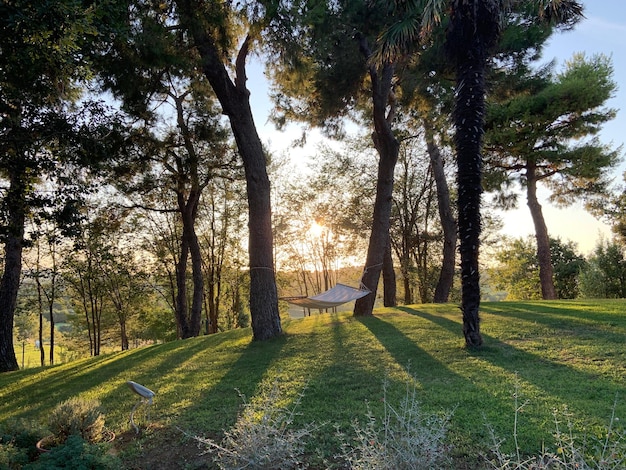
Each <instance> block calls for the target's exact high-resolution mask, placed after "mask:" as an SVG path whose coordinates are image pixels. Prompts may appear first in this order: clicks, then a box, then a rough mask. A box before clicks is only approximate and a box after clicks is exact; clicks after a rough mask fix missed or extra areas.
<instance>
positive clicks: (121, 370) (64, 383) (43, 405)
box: [0, 338, 207, 420]
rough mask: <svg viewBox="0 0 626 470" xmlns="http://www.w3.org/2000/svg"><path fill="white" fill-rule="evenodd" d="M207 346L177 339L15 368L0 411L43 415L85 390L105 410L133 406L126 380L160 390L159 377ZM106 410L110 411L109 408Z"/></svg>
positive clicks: (0, 394)
mask: <svg viewBox="0 0 626 470" xmlns="http://www.w3.org/2000/svg"><path fill="white" fill-rule="evenodd" d="M206 347H207V339H205V338H197V339H193V340H180V341H173V342H170V343H165V344H160V345H154V346H148V347H145V348H141V349H136V350H131V351H127V352H123V353H113V354H107V355H103V356H99V357H97V358H91V359H86V360H83V361H79V362H76V363H67V364H63V365H59V366H53V367H47V368H42V369H39V370H38V372H36V373H32V372H31V371H24V373H22V371H18V372H15V373H12V375H11V376H2V377H1V378H0V383H1V381H2V380H6V379H10V380H11V379H12V380H11V384H7V386H2V387H1V389H2V391H1V392H0V415H3V416H10V417H11V418H15V419H22V418H24V419H35V420H37V419H39V420H45V416H46V415H47V414H48V413H49V412H50V411H51V410H52V409H53V408H54V406H56V405H57V404H58V403H60V402H62V401H65V400H67V399H68V398H70V397H74V396H78V395H81V394H83V393H87V394H89V396H90V397H93V398H97V399H99V400H100V401H101V402H102V405H103V407H104V408H105V410H115V409H117V408H119V407H124V408H128V410H129V411H130V407H132V403H134V402H135V401H136V399H137V398H138V397H137V396H136V395H133V393H132V392H131V390H130V389H129V388H128V387H127V386H126V381H127V380H133V381H136V382H139V383H142V382H143V384H145V385H146V386H148V387H149V388H154V389H155V391H158V388H159V378H160V377H162V376H163V375H164V374H167V373H168V372H169V371H171V370H172V369H176V368H177V367H178V365H179V364H180V363H182V362H184V361H186V360H187V359H189V358H190V357H193V356H194V355H195V354H197V353H198V352H199V351H202V350H203V349H205V348H206ZM107 415H108V413H107Z"/></svg>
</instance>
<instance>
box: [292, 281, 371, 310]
mask: <svg viewBox="0 0 626 470" xmlns="http://www.w3.org/2000/svg"><path fill="white" fill-rule="evenodd" d="M369 293H370V291H369V290H368V289H365V288H363V289H357V288H356V287H350V286H346V285H345V284H337V285H336V286H335V287H333V288H332V289H329V290H327V291H326V292H322V293H321V294H317V295H313V296H311V297H304V296H301V297H282V298H281V300H285V301H287V302H289V303H290V304H294V305H298V306H300V307H304V308H316V309H320V310H322V309H326V308H333V307H337V306H338V305H341V304H345V303H346V302H350V301H352V300H356V299H360V298H361V297H365V296H366V295H367V294H369Z"/></svg>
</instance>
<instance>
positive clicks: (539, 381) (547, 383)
mask: <svg viewBox="0 0 626 470" xmlns="http://www.w3.org/2000/svg"><path fill="white" fill-rule="evenodd" d="M399 310H402V311H405V312H407V313H409V314H411V315H415V316H418V317H420V318H423V319H425V320H428V321H431V322H433V323H436V324H437V325H440V326H441V327H443V328H445V329H447V330H449V331H451V332H455V333H459V328H460V325H459V323H457V322H454V321H452V320H449V319H447V318H444V317H438V316H435V315H432V314H429V313H426V312H423V311H420V310H418V309H414V308H408V307H401V308H399ZM482 336H483V339H484V340H485V346H483V347H482V348H480V349H477V350H468V354H471V355H472V356H474V357H476V358H480V359H482V360H485V361H488V362H490V363H491V364H493V365H496V366H498V367H500V368H502V369H505V370H508V371H509V372H513V373H517V374H518V376H519V377H521V378H522V379H523V380H525V381H527V382H528V383H530V384H533V385H534V386H535V387H537V388H539V389H543V390H544V391H545V392H546V393H548V394H550V395H551V396H554V397H557V398H558V399H559V400H560V401H561V404H563V403H566V404H569V403H572V402H575V401H578V400H592V401H597V400H599V399H601V400H606V405H607V408H608V409H610V407H611V405H612V404H613V399H614V397H615V394H616V393H617V392H618V391H623V390H624V378H623V377H622V378H621V379H618V380H614V379H613V378H609V377H606V376H600V375H599V374H595V373H586V372H583V371H581V370H578V369H575V368H573V367H570V366H568V365H565V364H562V363H559V362H556V361H553V360H550V359H548V358H545V357H542V356H540V355H537V354H533V353H529V352H526V351H524V350H521V349H519V348H516V347H514V346H511V345H510V344H507V343H504V342H502V341H500V340H498V339H497V338H494V337H492V336H489V335H486V334H483V335H482ZM563 384H567V386H563ZM622 406H623V405H622ZM607 416H609V413H607Z"/></svg>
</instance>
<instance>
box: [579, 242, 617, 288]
mask: <svg viewBox="0 0 626 470" xmlns="http://www.w3.org/2000/svg"><path fill="white" fill-rule="evenodd" d="M580 295H581V296H582V297H584V298H608V299H616V298H625V297H626V259H625V258H624V249H623V247H622V246H621V245H620V244H619V243H617V242H616V241H605V240H601V241H600V242H599V243H598V244H597V245H596V247H595V249H594V251H593V254H592V255H591V256H590V257H589V260H588V265H587V266H586V267H585V269H584V270H583V271H582V273H581V276H580Z"/></svg>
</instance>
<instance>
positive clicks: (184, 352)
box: [0, 300, 626, 468]
mask: <svg viewBox="0 0 626 470" xmlns="http://www.w3.org/2000/svg"><path fill="white" fill-rule="evenodd" d="M481 318H482V332H483V338H484V340H485V345H484V347H483V348H482V349H480V350H477V351H472V350H468V349H466V348H465V347H464V343H463V339H462V334H461V314H460V311H459V309H458V308H457V306H454V305H449V304H448V305H417V306H411V307H399V308H396V309H381V310H378V311H376V315H375V316H374V317H371V318H364V319H355V318H353V317H352V316H351V315H350V313H339V314H322V315H314V316H312V317H307V318H304V319H299V320H289V321H285V322H284V329H285V333H286V334H285V335H284V336H283V337H281V338H278V339H275V340H272V341H269V342H263V343H258V342H252V341H251V339H250V337H251V335H250V331H249V330H237V331H231V332H227V333H222V334H218V335H213V336H208V337H201V338H195V339H190V340H185V341H175V342H171V343H166V344H162V345H156V346H151V347H145V348H141V349H136V350H132V351H127V352H123V353H115V354H109V355H106V356H102V357H98V358H94V359H86V360H81V361H77V362H72V363H68V364H62V365H59V366H54V367H47V368H43V369H42V368H37V369H27V370H22V371H17V372H12V373H6V374H1V375H0V422H11V421H14V420H21V419H24V420H30V421H45V418H46V416H47V414H48V413H49V411H50V410H51V409H52V408H53V407H54V406H55V405H56V404H57V403H59V402H61V401H63V400H66V399H67V398H69V397H71V396H76V395H79V396H84V397H87V398H98V399H99V400H100V401H101V402H102V405H103V408H104V409H105V411H106V418H107V426H108V427H110V428H112V430H113V431H115V432H116V433H118V435H119V436H126V439H118V440H117V441H116V442H118V441H119V442H118V444H119V445H120V446H122V443H123V444H124V445H123V448H121V449H120V452H122V454H121V455H122V456H126V458H128V459H129V460H132V461H133V465H135V468H140V467H138V465H139V464H138V463H137V462H138V461H139V460H140V459H144V460H145V461H149V454H150V453H151V452H154V453H158V451H159V450H160V451H161V452H165V447H166V448H167V452H169V453H170V454H171V453H172V452H180V453H181V455H182V450H181V449H182V448H183V447H185V446H186V447H187V448H189V443H188V442H187V441H186V438H185V435H184V434H183V432H181V431H180V430H184V431H185V432H188V433H190V434H196V435H203V436H213V437H219V436H220V435H221V433H222V432H223V430H224V429H228V427H229V426H231V425H232V424H233V423H234V422H235V420H236V417H237V413H238V411H239V409H240V407H241V398H240V397H239V396H238V394H237V392H236V391H235V389H237V390H239V391H240V392H241V393H242V394H243V395H245V396H246V397H248V399H254V396H255V395H257V394H258V393H259V391H261V390H263V389H265V388H266V387H267V386H268V385H269V384H273V383H279V384H280V385H281V388H282V389H283V390H285V392H286V399H287V400H288V399H289V397H294V398H295V396H296V395H297V394H298V393H300V392H302V391H303V390H304V399H303V400H302V403H301V405H300V407H299V408H298V412H299V415H298V417H297V422H299V423H301V424H303V425H304V424H305V423H310V422H315V423H318V424H321V423H327V424H326V425H325V426H322V427H321V428H320V430H319V432H318V433H317V434H316V436H315V440H314V441H313V442H312V443H311V444H310V447H311V449H317V450H319V451H321V452H322V454H323V455H325V456H326V457H331V456H332V455H333V454H334V453H335V452H336V448H335V446H337V445H338V443H337V441H336V438H335V434H334V428H333V426H334V425H338V426H339V427H340V428H341V429H342V430H344V431H346V432H350V430H351V423H352V421H353V420H354V419H355V418H356V419H361V420H364V419H365V415H366V411H367V406H368V403H369V406H370V407H371V409H372V411H373V412H374V413H376V412H377V411H379V410H381V409H382V397H383V388H382V382H383V380H384V379H385V377H387V379H388V380H389V382H390V390H389V391H388V399H391V400H393V399H396V398H397V399H398V400H399V399H400V398H401V397H402V396H403V395H404V393H405V387H406V383H407V380H411V381H414V384H415V386H416V387H417V388H418V390H419V399H420V402H421V403H422V406H423V407H424V408H425V409H426V410H428V411H429V412H433V413H438V412H442V411H450V410H452V409H455V411H454V416H453V418H452V422H451V429H450V439H451V441H452V443H453V444H454V451H453V452H454V456H455V458H456V460H457V462H464V464H463V465H464V466H465V467H464V468H479V467H480V464H479V462H480V461H481V459H480V457H479V453H480V452H487V451H488V449H489V445H490V443H489V442H488V431H487V427H486V423H489V424H490V425H491V426H492V427H493V428H494V429H495V431H496V433H497V434H498V435H500V436H502V437H505V438H507V442H506V443H505V445H504V447H505V450H507V451H509V452H512V451H513V450H514V448H513V442H512V441H513V439H512V433H513V422H514V415H515V402H514V394H515V393H516V391H517V393H518V397H519V400H520V402H527V403H526V405H525V406H524V407H523V410H522V412H521V413H520V414H519V424H518V433H519V437H518V439H519V444H520V447H521V450H522V452H524V453H528V454H531V453H537V452H539V451H540V450H541V448H542V445H544V444H545V445H546V446H549V445H550V444H551V443H552V442H553V441H552V434H553V432H554V422H553V411H554V410H557V409H563V408H564V407H567V409H568V410H569V412H570V413H571V414H572V416H573V420H574V425H575V426H576V427H577V428H578V429H583V428H584V429H585V430H586V431H587V432H592V433H600V432H601V430H602V429H603V428H604V427H606V426H607V425H608V421H609V418H610V417H611V413H612V411H613V407H614V403H615V399H616V396H617V405H616V406H615V413H616V416H618V417H620V418H622V419H626V393H625V392H626V347H625V346H626V301H622V300H616V301H553V302H498V303H489V302H487V303H483V305H482V313H481ZM127 380H134V381H136V382H139V383H141V384H143V385H145V386H147V387H149V388H151V389H152V390H154V391H155V392H156V397H155V400H154V405H153V407H152V410H151V423H152V424H151V425H150V427H149V429H147V430H145V431H144V433H143V434H142V435H141V436H140V437H134V436H132V435H130V434H131V433H128V432H127V431H128V430H129V424H128V418H129V413H130V410H131V408H132V407H133V405H134V404H135V403H136V402H137V397H136V396H135V395H133V394H132V393H131V391H130V389H128V387H127V385H126V383H125V382H126V381H127ZM142 419H143V416H142V415H138V421H139V422H140V424H141V422H142ZM116 445H117V444H116ZM178 447H180V449H179V450H177V448H178ZM195 452H196V453H197V452H199V451H198V450H197V449H195ZM205 459H207V458H206V457H205ZM156 461H158V460H156ZM146 468H147V467H146ZM153 468H156V467H153ZM180 468H183V467H180Z"/></svg>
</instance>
